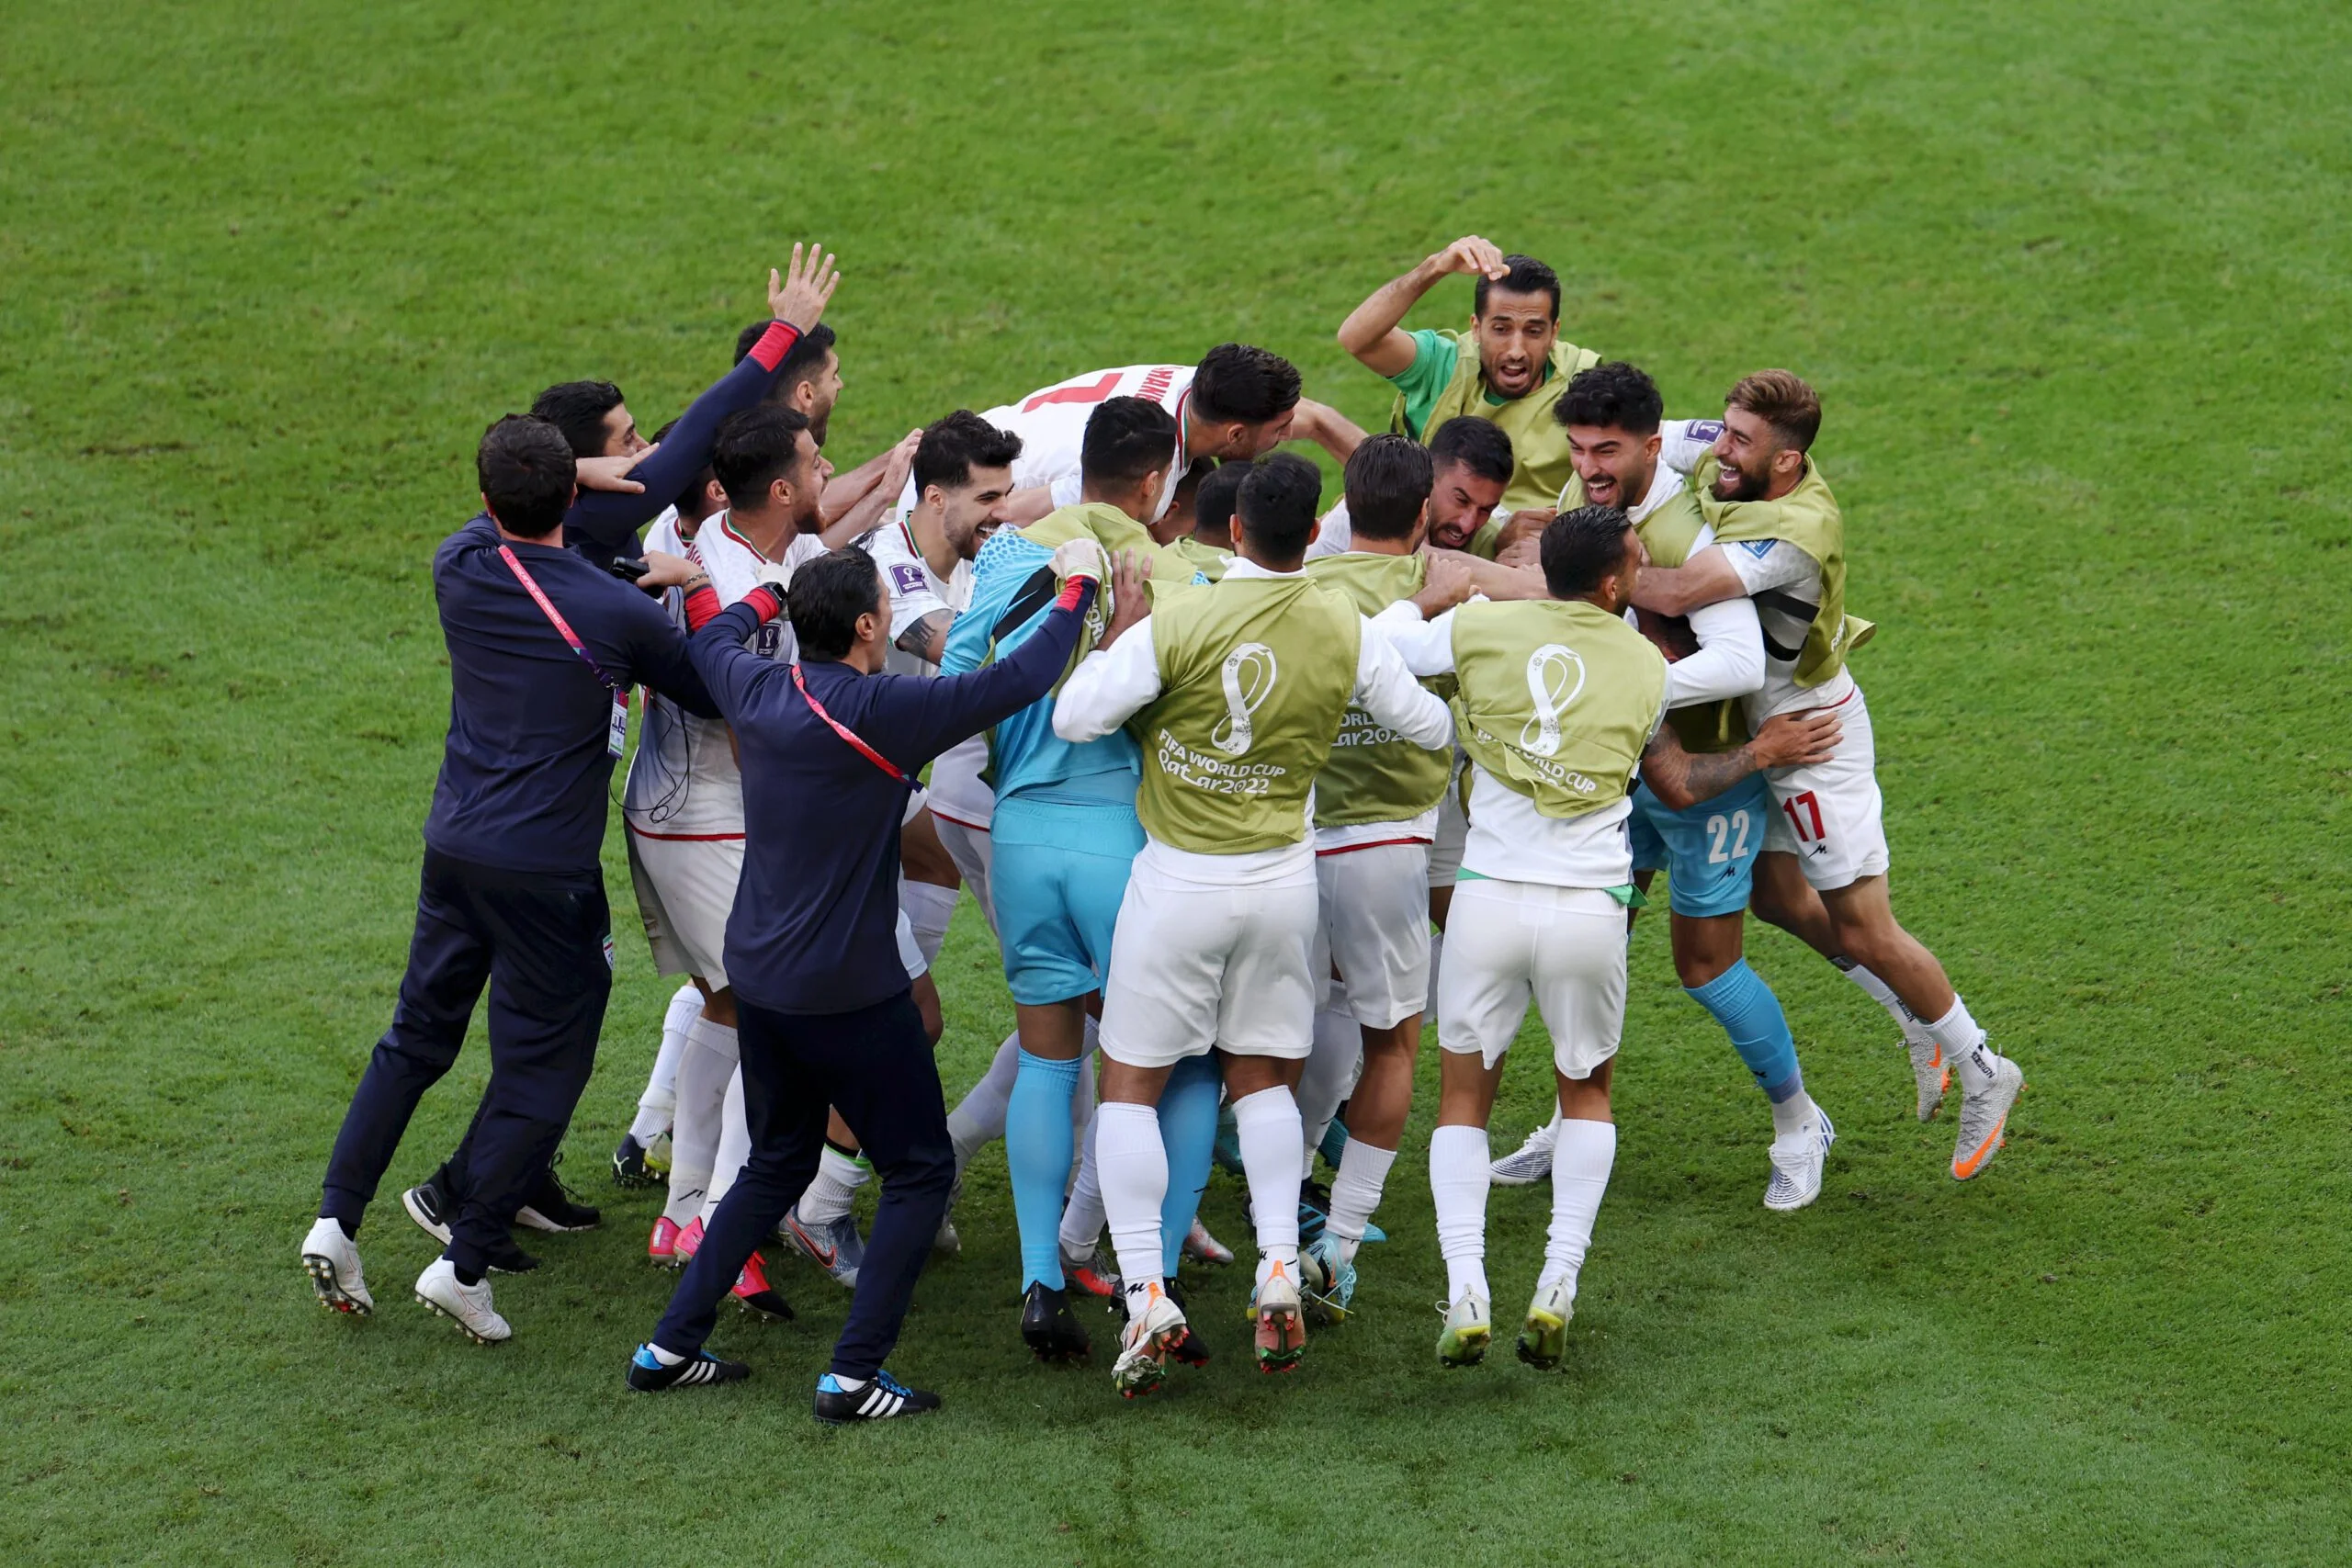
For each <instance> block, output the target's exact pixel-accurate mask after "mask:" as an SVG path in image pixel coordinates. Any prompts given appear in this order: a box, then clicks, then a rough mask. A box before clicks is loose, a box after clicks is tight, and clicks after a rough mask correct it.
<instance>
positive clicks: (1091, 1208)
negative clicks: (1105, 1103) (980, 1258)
mask: <svg viewBox="0 0 2352 1568" xmlns="http://www.w3.org/2000/svg"><path fill="white" fill-rule="evenodd" d="M1085 1078H1086V1074H1085V1073H1084V1072H1083V1071H1081V1072H1080V1075H1079V1079H1080V1082H1084V1081H1085ZM1152 1120H1153V1123H1154V1124H1155V1125H1157V1124H1158V1122H1159V1116H1158V1114H1157V1113H1156V1112H1155V1113H1154V1115H1153V1118H1152ZM1102 1140H1103V1113H1102V1112H1101V1111H1093V1112H1091V1113H1090V1114H1089V1115H1088V1117H1087V1119H1086V1126H1085V1128H1084V1130H1083V1131H1081V1132H1080V1134H1079V1141H1078V1158H1077V1159H1075V1160H1074V1161H1072V1162H1071V1163H1072V1164H1073V1165H1074V1166H1076V1167H1077V1172H1076V1174H1075V1176H1074V1177H1073V1178H1072V1179H1071V1181H1070V1184H1069V1202H1067V1203H1064V1204H1063V1205H1062V1224H1061V1242H1062V1253H1063V1256H1065V1257H1069V1258H1084V1257H1086V1256H1088V1255H1089V1254H1091V1252H1093V1250H1094V1243H1095V1241H1096V1240H1097V1239H1098V1238H1099V1237H1100V1236H1101V1235H1103V1219H1104V1217H1105V1213H1106V1211H1105V1208H1104V1205H1103V1142H1102Z"/></svg>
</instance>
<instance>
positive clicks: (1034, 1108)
mask: <svg viewBox="0 0 2352 1568" xmlns="http://www.w3.org/2000/svg"><path fill="white" fill-rule="evenodd" d="M1080 1066H1083V1064H1082V1063H1080V1062H1079V1061H1077V1060H1071V1061H1068V1062H1056V1061H1051V1060H1049V1059H1047V1058H1046V1057H1044V1056H1033V1055H1030V1054H1029V1053H1028V1052H1026V1051H1023V1052H1022V1053H1021V1061H1020V1065H1019V1066H1018V1067H1017V1068H1016V1069H1015V1070H1014V1073H1013V1077H1012V1098H1011V1099H1009V1100H1007V1101H1006V1102H1005V1107H1004V1166H1005V1170H1006V1172H1007V1174H1008V1175H1010V1176H1011V1178H1012V1214H1013V1218H1014V1219H1015V1220H1016V1221H1018V1222H1019V1224H1020V1226H1021V1288H1022V1290H1023V1291H1024V1292H1025V1291H1027V1290H1028V1289H1029V1287H1030V1286H1032V1285H1035V1284H1046V1285H1049V1286H1051V1287H1053V1288H1054V1289H1055V1290H1057V1291H1058V1290H1060V1289H1061V1288H1062V1250H1061V1219H1062V1192H1063V1190H1064V1189H1065V1188H1067V1187H1069V1168H1070V1157H1071V1155H1072V1152H1073V1143H1072V1139H1071V1134H1070V1125H1069V1107H1070V1100H1071V1097H1072V1096H1074V1095H1076V1094H1077V1092H1078V1075H1079V1070H1080Z"/></svg>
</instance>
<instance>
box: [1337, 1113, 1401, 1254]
mask: <svg viewBox="0 0 2352 1568" xmlns="http://www.w3.org/2000/svg"><path fill="white" fill-rule="evenodd" d="M1396 1163H1397V1151H1396V1150H1395V1149H1376V1148H1374V1147H1373V1146H1372V1145H1370V1144H1367V1143H1365V1142H1364V1141H1363V1139H1362V1138H1350V1139H1349V1140H1348V1146H1347V1148H1346V1149H1345V1150H1343V1151H1342V1152H1341V1153H1340V1173H1339V1174H1338V1175H1337V1176H1335V1177H1333V1178H1332V1179H1331V1213H1329V1215H1328V1216H1326V1218H1325V1219H1324V1222H1323V1228H1324V1229H1326V1230H1328V1231H1329V1232H1330V1233H1331V1234H1332V1235H1334V1236H1336V1237H1338V1238H1339V1243H1340V1257H1342V1258H1354V1257H1355V1255H1356V1248H1357V1247H1362V1246H1363V1228H1364V1226H1366V1225H1367V1224H1371V1223H1372V1213H1373V1211H1374V1209H1377V1208H1379V1207H1380V1194H1381V1190H1382V1189H1383V1188H1384V1187H1385V1186H1386V1185H1387V1182H1388V1168H1389V1167H1390V1166H1393V1165H1395V1164H1396Z"/></svg>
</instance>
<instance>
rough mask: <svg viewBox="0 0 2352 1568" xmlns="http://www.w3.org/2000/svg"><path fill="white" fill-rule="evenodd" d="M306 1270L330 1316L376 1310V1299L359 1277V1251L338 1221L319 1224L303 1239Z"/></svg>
mask: <svg viewBox="0 0 2352 1568" xmlns="http://www.w3.org/2000/svg"><path fill="white" fill-rule="evenodd" d="M302 1268H303V1269H304V1271H305V1272H307V1273H308V1274H309V1275H310V1276H311V1289H312V1290H314V1291H316V1292H319V1304H320V1305H321V1306H322V1307H324V1308H326V1309H327V1310H328V1311H329V1312H356V1313H360V1314H368V1313H372V1312H374V1311H375V1310H376V1298H375V1297H373V1296H371V1295H369V1294H368V1281H367V1280H365V1279H363V1278H362V1277H361V1276H360V1273H359V1248H358V1247H357V1246H356V1245H355V1244H354V1243H353V1242H352V1239H351V1238H350V1237H349V1236H347V1235H344V1234H343V1226H341V1225H340V1224H336V1223H335V1222H334V1221H333V1220H321V1221H319V1223H318V1224H314V1225H312V1226H311V1234H310V1235H306V1236H304V1237H303V1238H302Z"/></svg>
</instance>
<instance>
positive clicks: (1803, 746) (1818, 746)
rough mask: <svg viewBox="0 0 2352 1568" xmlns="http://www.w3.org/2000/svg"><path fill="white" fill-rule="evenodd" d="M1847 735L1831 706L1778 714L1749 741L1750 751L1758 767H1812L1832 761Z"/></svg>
mask: <svg viewBox="0 0 2352 1568" xmlns="http://www.w3.org/2000/svg"><path fill="white" fill-rule="evenodd" d="M1843 734H1844V727H1843V726H1841V725H1839V724H1838V716H1837V715H1836V714H1833V713H1831V712H1830V711H1829V710H1828V709H1827V708H1806V709H1805V710H1804V711H1803V712H1801V713H1783V714H1775V715H1774V716H1772V717H1770V718H1768V719H1766V720H1765V721H1764V727H1763V728H1761V729H1758V731H1757V732H1756V739H1753V740H1751V741H1749V742H1748V743H1747V747H1748V754H1749V755H1750V756H1752V757H1754V758H1755V759H1756V765H1757V766H1758V768H1796V767H1804V766H1809V765H1810V764H1812V763H1815V762H1826V761H1829V759H1830V756H1831V755H1832V754H1833V753H1834V752H1836V750H1838V739H1839V738H1840V737H1841V736H1842V735H1843Z"/></svg>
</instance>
